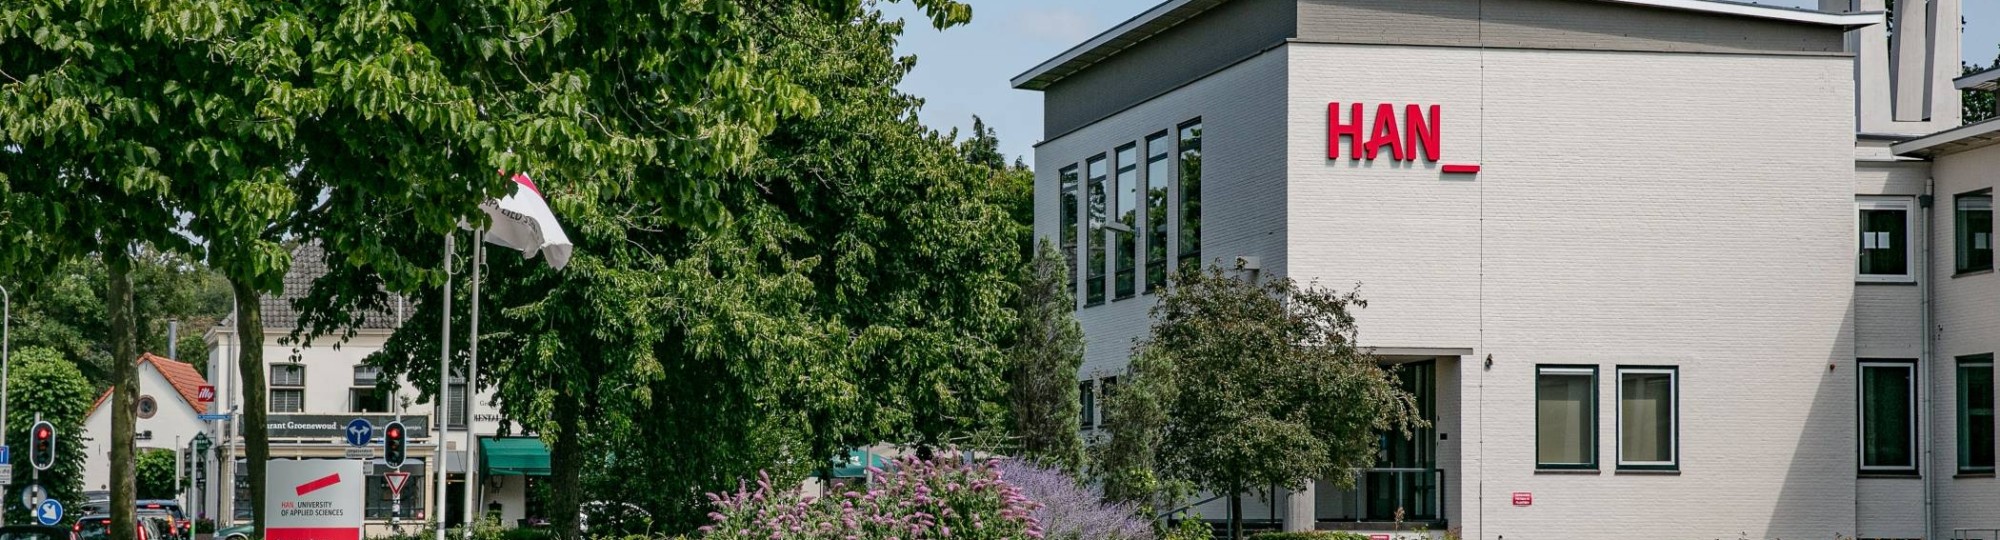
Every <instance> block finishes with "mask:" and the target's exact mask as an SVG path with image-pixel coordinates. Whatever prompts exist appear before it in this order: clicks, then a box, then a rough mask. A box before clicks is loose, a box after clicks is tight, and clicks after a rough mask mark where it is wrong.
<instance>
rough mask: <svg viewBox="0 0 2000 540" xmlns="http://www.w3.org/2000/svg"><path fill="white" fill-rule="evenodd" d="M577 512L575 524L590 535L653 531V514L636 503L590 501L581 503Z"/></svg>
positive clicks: (615, 534) (639, 533) (630, 533)
mask: <svg viewBox="0 0 2000 540" xmlns="http://www.w3.org/2000/svg"><path fill="white" fill-rule="evenodd" d="M577 513H578V515H577V526H578V527H579V528H581V529H583V532H584V533H585V534H588V535H590V536H596V537H602V536H618V535H646V536H651V535H652V532H653V514H652V513H651V512H647V511H646V509H644V508H640V507H639V505H636V504H632V503H628V502H616V501H591V502H587V503H583V508H582V509H581V510H580V511H579V512H577Z"/></svg>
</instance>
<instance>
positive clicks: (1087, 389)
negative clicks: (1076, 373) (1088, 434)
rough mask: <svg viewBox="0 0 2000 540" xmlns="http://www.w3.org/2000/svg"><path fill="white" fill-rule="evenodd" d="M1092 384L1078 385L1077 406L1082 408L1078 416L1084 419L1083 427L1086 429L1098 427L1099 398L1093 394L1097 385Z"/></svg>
mask: <svg viewBox="0 0 2000 540" xmlns="http://www.w3.org/2000/svg"><path fill="white" fill-rule="evenodd" d="M1091 382H1092V381H1083V382H1080V383H1077V384H1076V399H1077V404H1078V405H1081V406H1082V408H1081V409H1080V410H1079V411H1078V416H1079V417H1080V418H1082V421H1083V423H1082V424H1081V425H1082V426H1083V428H1084V429H1090V428H1091V427H1092V426H1095V425H1097V396H1096V395H1095V392H1093V391H1094V390H1096V388H1094V386H1095V385H1093V384H1091Z"/></svg>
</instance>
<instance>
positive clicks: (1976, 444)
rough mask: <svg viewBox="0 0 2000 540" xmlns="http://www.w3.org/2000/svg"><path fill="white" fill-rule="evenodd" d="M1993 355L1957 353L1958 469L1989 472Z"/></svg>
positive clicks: (1991, 443)
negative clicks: (1963, 354) (1962, 354)
mask: <svg viewBox="0 0 2000 540" xmlns="http://www.w3.org/2000/svg"><path fill="white" fill-rule="evenodd" d="M1993 444H1994V440H1993V355H1991V354H1981V355H1975V356H1961V357H1958V472H1962V473H1990V472H1993Z"/></svg>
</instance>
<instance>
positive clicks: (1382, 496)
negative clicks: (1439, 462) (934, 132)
mask: <svg viewBox="0 0 2000 540" xmlns="http://www.w3.org/2000/svg"><path fill="white" fill-rule="evenodd" d="M1350 493H1351V495H1352V497H1351V500H1350V501H1349V502H1350V503H1351V505H1350V508H1349V509H1348V510H1349V512H1348V513H1347V515H1345V516H1341V517H1342V518H1344V520H1345V521H1384V522H1387V521H1432V522H1436V521H1444V516H1445V497H1444V493H1445V479H1444V470H1443V469H1437V468H1430V467H1378V468H1372V469H1356V470H1355V471H1354V490H1353V491H1352V492H1350Z"/></svg>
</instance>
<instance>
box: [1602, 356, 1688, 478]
mask: <svg viewBox="0 0 2000 540" xmlns="http://www.w3.org/2000/svg"><path fill="white" fill-rule="evenodd" d="M1616 373H1617V375H1616V379H1615V381H1616V384H1617V388H1616V389H1615V390H1614V394H1613V398H1612V399H1613V400H1615V401H1614V403H1615V405H1614V406H1615V407H1616V408H1617V409H1618V413H1617V414H1618V417H1617V419H1616V422H1617V427H1616V428H1614V429H1613V433H1612V434H1613V436H1615V437H1617V440H1616V441H1614V442H1613V444H1615V445H1616V447H1615V448H1614V449H1613V450H1612V451H1613V452H1615V455H1614V456H1613V457H1614V458H1616V459H1617V464H1618V468H1620V469H1627V470H1680V464H1681V371H1680V369H1678V368H1674V367H1668V366H1630V367H1627V366H1619V367H1618V369H1617V371H1616ZM1627 374H1666V376H1667V396H1668V398H1667V399H1668V402H1669V403H1668V405H1670V407H1669V408H1668V414H1669V415H1670V416H1671V417H1672V420H1673V427H1672V429H1668V430H1667V435H1668V440H1667V452H1668V459H1667V460H1666V461H1626V460H1625V375H1627Z"/></svg>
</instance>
